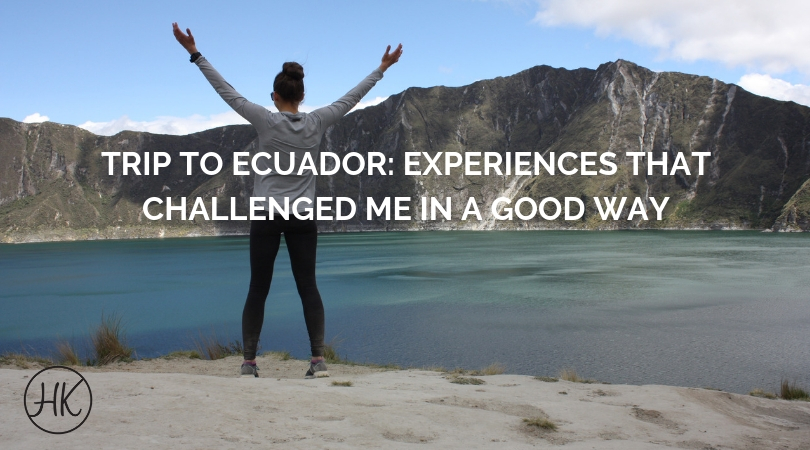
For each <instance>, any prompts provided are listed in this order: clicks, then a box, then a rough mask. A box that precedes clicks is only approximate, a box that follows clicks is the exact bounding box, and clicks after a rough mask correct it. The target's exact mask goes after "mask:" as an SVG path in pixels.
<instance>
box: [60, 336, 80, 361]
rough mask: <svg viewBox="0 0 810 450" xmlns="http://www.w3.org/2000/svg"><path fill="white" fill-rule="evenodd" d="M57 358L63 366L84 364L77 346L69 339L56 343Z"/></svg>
mask: <svg viewBox="0 0 810 450" xmlns="http://www.w3.org/2000/svg"><path fill="white" fill-rule="evenodd" d="M56 358H57V361H59V364H61V365H63V366H80V365H82V362H81V359H80V358H79V354H78V353H77V352H76V348H75V347H73V345H72V344H71V343H70V342H68V341H58V342H57V343H56Z"/></svg>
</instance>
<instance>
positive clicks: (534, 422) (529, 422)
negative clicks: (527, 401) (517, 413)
mask: <svg viewBox="0 0 810 450" xmlns="http://www.w3.org/2000/svg"><path fill="white" fill-rule="evenodd" d="M523 423H525V424H526V426H528V427H535V428H542V429H544V430H550V431H554V430H556V429H557V425H556V424H555V423H554V422H552V421H550V420H548V419H546V418H543V417H533V418H531V419H523Z"/></svg>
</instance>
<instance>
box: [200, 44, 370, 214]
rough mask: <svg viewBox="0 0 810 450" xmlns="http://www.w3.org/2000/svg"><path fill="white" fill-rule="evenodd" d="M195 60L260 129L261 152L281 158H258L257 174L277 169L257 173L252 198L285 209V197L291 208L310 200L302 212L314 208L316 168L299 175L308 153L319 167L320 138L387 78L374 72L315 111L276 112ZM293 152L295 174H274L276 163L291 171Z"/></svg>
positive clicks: (232, 104)
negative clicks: (273, 201) (297, 203)
mask: <svg viewBox="0 0 810 450" xmlns="http://www.w3.org/2000/svg"><path fill="white" fill-rule="evenodd" d="M194 62H195V64H197V66H198V67H199V68H200V71H201V72H202V73H203V75H205V78H206V79H207V80H208V82H209V83H211V86H213V87H214V89H215V90H216V91H217V93H218V94H219V95H220V97H222V99H223V100H225V102H226V103H228V105H229V106H230V107H231V108H233V110H234V111H236V112H237V113H238V114H239V115H240V116H242V117H244V118H245V120H247V121H248V122H250V124H251V125H253V127H254V128H256V132H257V133H258V134H259V150H258V151H260V152H266V153H268V154H269V155H271V156H272V157H273V158H276V153H278V161H276V162H275V163H274V162H272V161H271V160H268V159H267V158H258V159H257V161H256V168H257V169H258V171H261V172H266V171H267V169H272V171H271V172H270V173H267V174H266V175H260V174H259V173H258V171H257V173H256V174H255V178H254V183H253V196H254V197H264V198H267V197H272V198H273V199H275V201H276V202H278V204H279V205H281V206H283V205H284V199H285V197H286V198H289V203H290V207H291V209H292V204H293V202H294V201H295V200H296V199H298V198H301V197H305V198H308V199H309V200H310V201H311V203H310V204H304V203H306V202H302V203H299V205H298V210H299V212H303V208H306V207H308V206H314V205H315V174H314V173H313V172H312V170H308V169H305V170H303V171H302V173H301V174H300V175H299V168H300V166H301V162H302V161H303V160H304V156H305V154H306V153H309V154H310V156H311V157H312V161H314V162H315V164H316V167H317V166H318V165H319V149H320V145H321V138H322V137H323V134H324V132H325V131H326V129H327V128H329V127H330V126H332V125H333V124H334V123H335V122H337V121H338V120H339V119H340V118H341V117H343V116H344V115H346V113H348V112H349V110H351V109H352V108H353V107H354V106H355V105H356V104H357V103H358V102H359V101H360V99H361V98H363V96H364V95H366V93H368V91H369V90H371V88H372V87H374V85H375V84H376V83H377V81H379V80H380V79H382V77H383V73H382V71H381V70H380V69H375V70H374V71H373V72H371V74H370V75H368V76H367V77H366V78H365V79H364V80H363V81H361V82H360V84H358V85H357V86H355V87H354V89H352V90H351V91H349V92H348V93H346V95H344V96H343V97H341V98H340V99H339V100H337V101H336V102H334V103H332V104H331V105H328V106H324V107H323V108H318V109H316V110H315V111H312V112H311V113H303V112H299V113H298V114H292V113H289V112H278V113H274V112H271V111H269V110H267V109H266V108H265V107H263V106H261V105H257V104H255V103H252V102H250V101H248V100H247V99H246V98H244V97H242V95H240V94H239V93H238V92H236V89H234V88H233V86H231V85H230V84H228V82H227V81H225V79H224V78H222V75H220V74H219V72H217V70H216V69H214V66H212V65H211V63H209V62H208V60H206V59H205V57H203V56H200V57H198V58H197V60H196V61H194ZM292 153H294V154H295V157H294V159H295V164H294V170H293V171H292V173H290V174H288V175H281V174H279V173H277V172H276V170H275V166H276V164H278V167H279V168H280V169H281V170H283V171H285V172H286V171H287V168H289V167H290V155H291V154H292ZM257 204H259V202H257ZM260 204H262V205H263V208H264V209H265V210H268V209H269V205H268V204H267V202H266V201H265V202H260Z"/></svg>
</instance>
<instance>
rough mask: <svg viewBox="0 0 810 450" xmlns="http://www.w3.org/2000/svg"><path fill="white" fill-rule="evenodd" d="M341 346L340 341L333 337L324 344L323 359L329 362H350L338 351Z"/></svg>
mask: <svg viewBox="0 0 810 450" xmlns="http://www.w3.org/2000/svg"><path fill="white" fill-rule="evenodd" d="M339 346H340V341H336V339H332V340H331V341H330V342H329V343H328V344H326V345H324V346H323V359H325V360H326V362H327V363H332V364H346V363H348V362H349V361H348V360H347V359H346V357H345V356H340V354H339V353H338V347H339Z"/></svg>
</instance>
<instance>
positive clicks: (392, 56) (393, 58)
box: [380, 44, 402, 72]
mask: <svg viewBox="0 0 810 450" xmlns="http://www.w3.org/2000/svg"><path fill="white" fill-rule="evenodd" d="M390 50H391V46H390V45H389V46H388V47H387V48H386V49H385V54H384V55H383V57H382V63H381V64H380V70H381V71H383V72H385V71H386V70H388V68H389V67H391V66H393V65H394V64H396V63H397V61H399V57H400V56H402V44H399V45H398V46H397V48H396V49H395V50H394V51H393V52H392V53H388V52H389V51H390Z"/></svg>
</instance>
